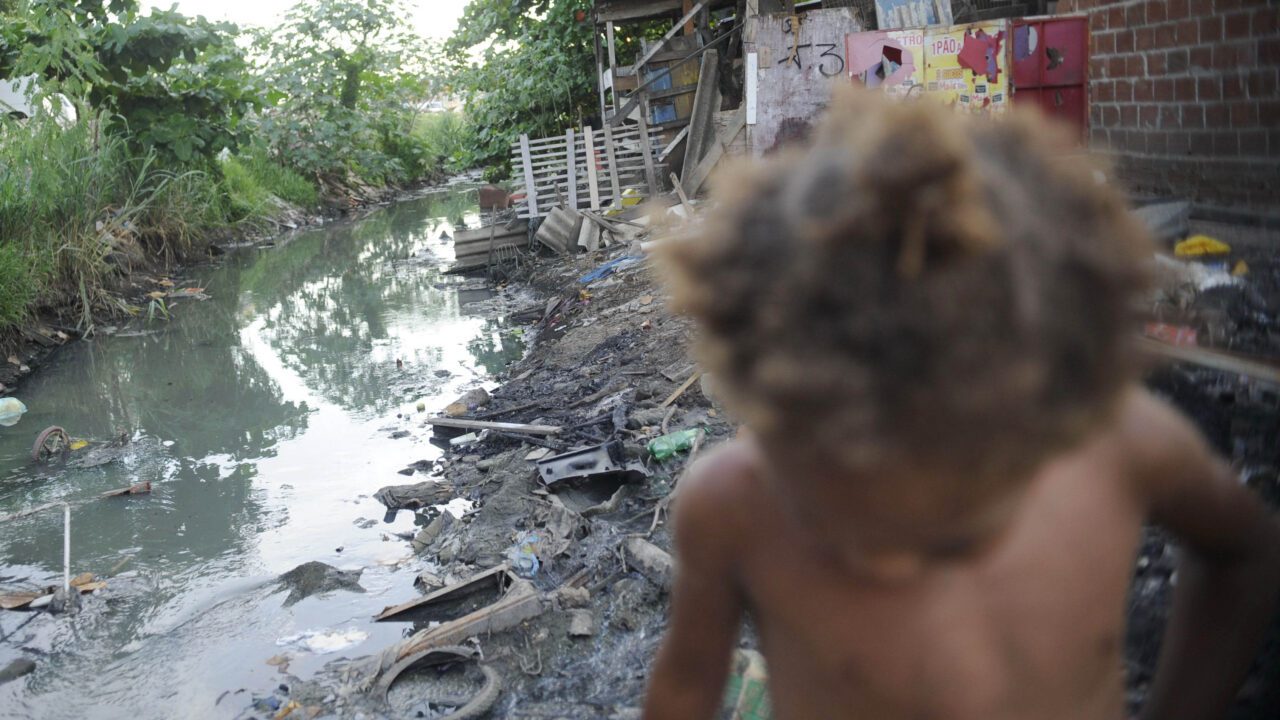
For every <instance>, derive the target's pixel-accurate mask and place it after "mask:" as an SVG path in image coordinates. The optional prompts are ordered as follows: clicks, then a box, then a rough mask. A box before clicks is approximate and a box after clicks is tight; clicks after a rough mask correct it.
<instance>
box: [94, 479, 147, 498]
mask: <svg viewBox="0 0 1280 720" xmlns="http://www.w3.org/2000/svg"><path fill="white" fill-rule="evenodd" d="M150 492H151V481H149V480H147V481H144V482H140V483H134V484H132V485H130V486H129V487H124V488H119V489H118V490H108V491H107V492H104V493H102V497H104V498H108V497H121V496H122V495H146V494H148V493H150Z"/></svg>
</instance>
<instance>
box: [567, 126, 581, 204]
mask: <svg viewBox="0 0 1280 720" xmlns="http://www.w3.org/2000/svg"><path fill="white" fill-rule="evenodd" d="M564 146H565V172H566V174H567V178H568V183H569V207H570V208H572V209H573V210H577V209H578V159H577V153H575V152H574V150H573V147H574V141H573V128H569V129H568V130H566V131H565V133H564Z"/></svg>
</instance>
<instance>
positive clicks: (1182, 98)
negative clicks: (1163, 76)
mask: <svg viewBox="0 0 1280 720" xmlns="http://www.w3.org/2000/svg"><path fill="white" fill-rule="evenodd" d="M1173 97H1174V99H1175V100H1177V101H1178V102H1180V103H1187V102H1195V101H1196V79H1195V78H1189V77H1185V78H1178V79H1177V80H1174V81H1173Z"/></svg>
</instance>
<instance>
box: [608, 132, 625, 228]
mask: <svg viewBox="0 0 1280 720" xmlns="http://www.w3.org/2000/svg"><path fill="white" fill-rule="evenodd" d="M604 153H605V157H606V158H607V159H608V160H609V167H610V168H617V167H618V156H617V152H616V150H615V149H614V146H613V128H612V127H610V126H609V125H605V126H604ZM609 184H610V186H612V188H613V206H614V207H615V208H620V207H622V189H621V188H619V187H618V175H617V173H616V172H611V173H609Z"/></svg>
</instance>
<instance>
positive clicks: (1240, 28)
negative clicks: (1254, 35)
mask: <svg viewBox="0 0 1280 720" xmlns="http://www.w3.org/2000/svg"><path fill="white" fill-rule="evenodd" d="M1251 17H1252V15H1251V13H1248V12H1238V13H1231V14H1230V15H1228V16H1227V17H1226V19H1225V20H1224V21H1223V30H1224V32H1225V33H1226V38H1227V39H1228V40H1239V39H1243V38H1247V37H1249V23H1250V20H1251Z"/></svg>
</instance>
